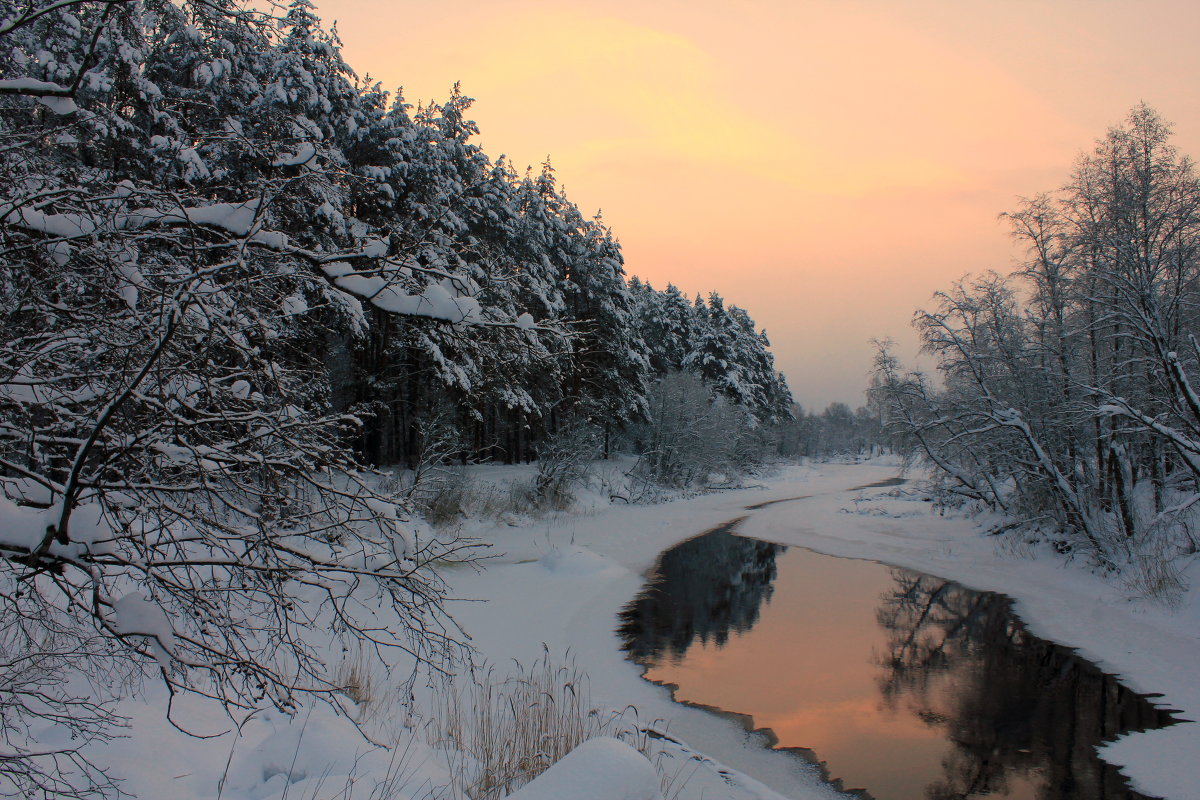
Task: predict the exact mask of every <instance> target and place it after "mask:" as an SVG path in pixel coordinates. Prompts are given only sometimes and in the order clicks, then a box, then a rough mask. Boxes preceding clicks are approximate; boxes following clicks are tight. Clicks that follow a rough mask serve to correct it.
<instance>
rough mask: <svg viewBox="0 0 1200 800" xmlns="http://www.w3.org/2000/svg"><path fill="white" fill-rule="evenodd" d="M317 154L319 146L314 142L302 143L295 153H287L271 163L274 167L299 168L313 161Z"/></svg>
mask: <svg viewBox="0 0 1200 800" xmlns="http://www.w3.org/2000/svg"><path fill="white" fill-rule="evenodd" d="M316 154H317V146H316V145H315V144H313V143H312V142H301V143H300V146H299V147H297V148H296V151H295V152H294V153H285V154H283V155H281V156H280V157H279V158H277V159H275V160H274V161H272V162H271V166H273V167H298V166H300V165H302V164H307V163H308V162H309V161H312V158H313V156H315V155H316Z"/></svg>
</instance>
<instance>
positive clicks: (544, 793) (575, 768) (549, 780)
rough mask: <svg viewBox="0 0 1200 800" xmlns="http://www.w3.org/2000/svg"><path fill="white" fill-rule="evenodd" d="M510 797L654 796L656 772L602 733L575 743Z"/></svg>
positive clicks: (625, 799)
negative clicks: (555, 762)
mask: <svg viewBox="0 0 1200 800" xmlns="http://www.w3.org/2000/svg"><path fill="white" fill-rule="evenodd" d="M509 797H511V798H512V800H563V799H564V798H571V799H572V800H657V798H659V797H661V794H660V792H659V784H658V774H657V773H656V772H655V771H654V767H652V766H650V762H649V761H647V760H646V757H645V756H643V755H642V754H641V753H639V752H638V751H636V750H634V749H633V748H632V747H630V746H629V745H627V744H625V743H624V742H620V741H617V740H616V739H613V738H611V737H607V736H601V737H598V738H595V739H589V740H588V741H586V742H584V743H583V744H581V745H579V746H578V747H576V748H575V749H574V750H572V751H571V752H570V753H567V755H566V756H565V757H564V758H563V759H562V760H561V761H559V762H558V763H557V764H555V765H554V766H552V767H550V769H548V770H546V771H545V772H543V773H542V774H541V775H539V776H538V777H537V778H535V779H534V780H533V781H531V782H530V783H528V784H526V785H525V787H524V788H522V789H518V790H517V791H515V792H513V793H512V794H511V795H509Z"/></svg>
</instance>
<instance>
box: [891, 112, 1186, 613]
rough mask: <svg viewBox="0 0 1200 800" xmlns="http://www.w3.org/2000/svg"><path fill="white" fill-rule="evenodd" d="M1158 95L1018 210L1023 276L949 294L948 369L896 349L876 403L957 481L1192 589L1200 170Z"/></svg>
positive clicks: (1076, 546) (934, 341) (925, 337)
mask: <svg viewBox="0 0 1200 800" xmlns="http://www.w3.org/2000/svg"><path fill="white" fill-rule="evenodd" d="M1170 138H1171V126H1170V124H1168V123H1167V122H1166V121H1165V120H1163V119H1162V118H1161V117H1160V116H1159V114H1158V113H1157V112H1156V111H1154V110H1153V109H1151V108H1149V107H1148V106H1146V105H1144V104H1143V105H1139V106H1137V107H1135V108H1134V109H1133V110H1132V111H1131V112H1130V113H1129V115H1128V118H1127V119H1126V120H1125V121H1124V122H1123V123H1122V124H1121V125H1118V126H1116V127H1113V128H1112V129H1110V130H1109V131H1108V133H1107V134H1106V135H1105V136H1104V137H1103V138H1102V139H1100V140H1099V141H1098V142H1097V143H1096V146H1095V148H1094V150H1093V151H1092V152H1090V153H1087V154H1085V155H1083V156H1081V157H1080V158H1079V160H1078V162H1077V163H1076V165H1075V168H1074V170H1073V171H1072V173H1071V177H1070V179H1069V181H1068V182H1067V183H1066V184H1065V185H1064V186H1063V187H1062V188H1061V189H1058V190H1057V191H1051V192H1047V193H1044V194H1039V195H1035V196H1033V197H1030V198H1027V199H1025V200H1024V201H1023V202H1022V203H1021V205H1020V206H1019V207H1018V208H1017V210H1015V211H1012V212H1009V213H1007V214H1005V215H1003V219H1004V220H1006V221H1007V222H1008V223H1009V224H1010V225H1011V229H1012V233H1013V236H1014V238H1015V239H1016V241H1017V242H1018V243H1020V244H1021V245H1022V246H1023V247H1024V249H1025V252H1026V257H1025V261H1024V263H1023V265H1022V267H1021V268H1020V269H1019V270H1018V271H1017V272H1015V273H1014V274H1012V275H1008V276H1004V275H1000V274H997V273H995V272H988V273H985V274H983V275H977V276H973V277H968V278H966V279H964V280H962V281H959V282H958V283H956V284H954V285H953V286H951V287H950V288H949V289H947V290H944V291H941V292H938V293H937V295H936V296H935V298H934V302H935V305H934V306H933V308H932V309H929V310H922V311H919V312H917V314H916V318H915V321H914V324H915V325H916V327H917V329H918V331H919V333H920V335H921V341H922V344H923V347H924V350H925V352H926V353H928V354H930V355H931V356H932V357H933V358H934V360H935V363H936V366H937V370H938V374H937V376H936V378H935V377H931V376H929V375H925V374H922V373H920V372H912V371H906V370H905V369H904V368H903V367H902V366H901V364H900V363H899V360H898V359H897V358H896V356H895V355H894V353H893V352H892V350H891V348H890V347H889V345H888V343H883V344H882V345H881V347H880V351H879V355H878V358H877V360H876V367H875V374H874V378H873V388H872V395H873V398H874V400H873V402H875V403H876V404H878V407H879V408H881V409H882V410H883V414H884V417H885V422H886V426H887V428H888V430H889V432H890V434H891V435H893V436H895V437H897V442H898V443H900V446H901V447H904V448H907V449H908V451H909V452H910V453H913V454H916V455H918V456H919V457H921V458H922V459H923V460H924V461H925V462H926V463H928V464H930V465H932V466H933V467H934V469H935V472H936V474H937V475H939V476H940V483H941V487H942V489H944V491H945V492H947V493H949V494H951V495H953V496H955V497H957V498H958V499H959V500H960V501H963V502H967V503H969V504H971V505H973V506H974V507H976V508H978V509H982V510H988V511H995V512H999V513H1001V514H1003V515H1004V518H1005V522H1004V524H1003V525H1001V526H998V527H997V528H996V530H995V531H994V532H996V533H1000V532H1004V531H1010V530H1025V531H1028V532H1030V535H1031V536H1034V537H1035V538H1040V537H1043V536H1045V537H1047V538H1048V539H1049V540H1050V541H1051V542H1052V543H1053V544H1055V546H1056V547H1057V548H1058V549H1059V550H1060V551H1061V552H1066V553H1080V554H1082V555H1083V556H1084V557H1085V558H1086V559H1088V560H1089V561H1091V562H1092V563H1094V564H1096V565H1098V566H1100V567H1102V568H1103V569H1106V570H1111V571H1125V572H1126V573H1127V574H1130V575H1131V576H1132V578H1131V579H1132V580H1134V581H1135V582H1136V583H1137V584H1138V588H1139V589H1141V590H1142V591H1145V592H1148V593H1150V594H1155V595H1159V596H1161V597H1162V598H1163V599H1167V600H1170V599H1172V598H1175V599H1177V598H1178V597H1179V595H1180V593H1181V592H1182V591H1183V585H1182V583H1181V581H1180V578H1179V576H1178V574H1177V573H1176V564H1177V558H1178V557H1179V556H1182V555H1187V554H1191V553H1194V552H1196V550H1197V547H1198V545H1200V539H1198V538H1197V531H1196V528H1195V515H1194V510H1195V506H1196V503H1197V501H1198V500H1200V393H1198V387H1197V375H1198V374H1200V343H1198V342H1197V339H1196V330H1197V322H1198V321H1200V319H1198V316H1197V315H1198V313H1200V271H1198V267H1200V259H1198V255H1200V178H1198V177H1197V175H1196V170H1195V166H1194V164H1193V162H1192V161H1191V159H1189V158H1187V157H1186V156H1183V155H1181V154H1180V153H1179V152H1178V151H1177V150H1176V149H1175V148H1174V146H1173V145H1172V144H1171V141H1170Z"/></svg>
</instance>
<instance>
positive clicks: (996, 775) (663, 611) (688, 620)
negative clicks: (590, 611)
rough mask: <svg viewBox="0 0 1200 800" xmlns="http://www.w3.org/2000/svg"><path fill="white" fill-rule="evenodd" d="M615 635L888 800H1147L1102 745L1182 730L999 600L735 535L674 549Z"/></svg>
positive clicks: (685, 689)
mask: <svg viewBox="0 0 1200 800" xmlns="http://www.w3.org/2000/svg"><path fill="white" fill-rule="evenodd" d="M730 527H731V526H730ZM621 634H622V636H623V637H624V639H625V645H626V648H627V649H628V650H629V652H630V656H631V657H632V658H634V659H635V660H636V661H638V662H639V663H642V664H644V665H645V666H646V667H647V677H648V678H650V679H652V680H658V681H661V682H664V683H672V684H677V685H678V686H679V689H678V691H677V694H676V696H677V699H680V700H684V701H687V702H693V703H699V704H703V705H710V706H715V707H718V708H722V709H726V710H729V711H736V712H741V713H745V714H750V715H752V716H753V717H754V723H755V724H756V725H760V726H764V727H769V728H771V729H773V731H774V733H775V734H776V735H777V736H778V738H779V744H780V746H785V747H803V748H812V749H813V750H815V751H816V754H817V756H818V757H819V758H821V759H823V760H825V761H826V762H827V768H828V770H829V772H830V774H831V775H832V776H833V777H835V778H841V779H844V783H845V785H846V786H848V787H858V788H865V789H866V790H867V791H869V792H870V794H871V795H872V796H874V797H875V798H878V800H952V799H956V798H961V799H962V800H966V798H972V799H977V798H993V797H995V798H998V797H1008V798H1027V799H1028V800H1118V799H1119V800H1137V798H1141V795H1138V794H1136V793H1134V792H1132V791H1131V790H1130V789H1129V788H1128V787H1127V785H1126V784H1125V781H1124V779H1123V778H1122V777H1121V776H1120V775H1119V774H1118V773H1117V772H1116V770H1115V769H1114V768H1112V767H1110V766H1108V765H1106V764H1104V762H1102V761H1100V760H1099V759H1098V758H1097V757H1096V756H1095V752H1094V747H1095V745H1096V744H1097V743H1099V742H1101V741H1103V740H1105V739H1108V738H1111V737H1113V736H1115V735H1117V734H1119V733H1121V732H1123V731H1128V730H1135V729H1141V728H1149V727H1160V726H1162V725H1165V724H1168V723H1169V722H1170V718H1169V716H1168V715H1167V714H1166V713H1165V712H1163V711H1161V710H1157V709H1155V708H1154V707H1153V706H1151V705H1150V704H1149V703H1148V702H1147V701H1146V700H1145V699H1144V698H1142V697H1140V696H1138V695H1136V694H1134V693H1132V692H1130V691H1129V690H1127V689H1125V688H1124V687H1123V686H1121V685H1120V684H1119V683H1118V682H1117V681H1116V680H1115V679H1114V678H1112V677H1111V676H1109V675H1105V674H1104V673H1102V672H1100V671H1099V670H1098V669H1097V668H1095V667H1094V666H1093V665H1091V664H1089V663H1087V662H1085V661H1083V660H1082V659H1080V658H1079V657H1077V656H1076V655H1074V654H1073V653H1072V652H1071V651H1070V650H1067V649H1066V648H1063V647H1060V646H1058V645H1055V644H1052V643H1050V642H1047V641H1045V640H1042V639H1038V638H1037V637H1035V636H1032V635H1031V634H1029V632H1028V631H1026V630H1025V628H1024V627H1023V626H1022V625H1021V623H1020V621H1019V620H1017V619H1016V618H1015V617H1014V616H1013V615H1012V613H1011V609H1010V604H1009V601H1008V600H1007V599H1006V598H1004V597H1002V596H1000V595H994V594H988V593H980V592H973V591H971V590H968V589H965V588H963V587H961V586H958V585H957V584H953V583H950V582H947V581H944V580H941V579H937V578H932V577H930V576H926V575H920V574H918V573H914V572H909V571H907V570H897V569H891V568H887V567H883V566H880V565H878V564H873V563H871V562H863V561H851V560H847V559H833V558H829V557H826V556H819V555H817V554H814V553H810V552H808V551H804V550H800V549H795V548H793V549H792V550H788V549H787V548H782V547H780V546H778V545H773V544H769V543H766V542H758V541H755V540H752V539H745V538H741V537H737V536H732V535H730V534H729V533H728V530H727V529H724V530H722V529H719V530H717V531H714V532H711V533H708V534H705V535H704V536H701V537H697V538H696V539H692V540H690V541H688V542H685V543H683V544H682V545H680V546H679V547H677V548H675V549H673V550H671V551H668V552H667V553H664V554H663V557H662V559H661V562H660V564H659V567H658V570H657V571H656V574H655V576H654V577H653V579H652V580H651V581H650V583H649V584H648V586H647V588H646V590H645V591H644V592H643V593H642V595H640V596H639V597H638V598H637V599H636V600H635V601H634V602H633V603H631V604H630V606H629V607H628V608H627V609H626V610H625V612H624V614H623V618H622V625H621Z"/></svg>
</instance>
